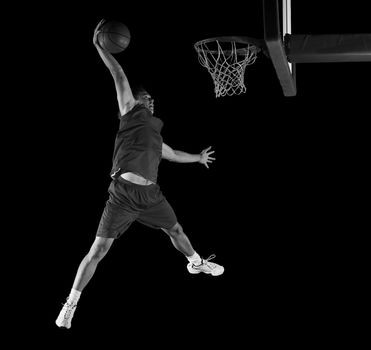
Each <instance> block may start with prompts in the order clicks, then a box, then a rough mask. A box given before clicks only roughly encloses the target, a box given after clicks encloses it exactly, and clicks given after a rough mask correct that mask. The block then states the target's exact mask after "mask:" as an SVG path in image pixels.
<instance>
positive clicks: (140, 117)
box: [56, 20, 224, 328]
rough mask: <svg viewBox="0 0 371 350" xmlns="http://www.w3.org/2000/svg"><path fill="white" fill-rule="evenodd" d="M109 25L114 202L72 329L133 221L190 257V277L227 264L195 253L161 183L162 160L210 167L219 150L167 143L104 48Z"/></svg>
mask: <svg viewBox="0 0 371 350" xmlns="http://www.w3.org/2000/svg"><path fill="white" fill-rule="evenodd" d="M103 24H104V20H102V21H101V22H99V24H98V25H97V27H96V28H95V30H94V36H93V43H94V45H95V47H96V49H97V51H98V53H99V55H100V57H101V59H102V60H103V62H104V63H105V65H106V66H107V68H108V69H109V71H110V73H111V74H112V77H113V79H114V82H115V87H116V92H117V100H118V105H119V111H120V118H119V119H120V126H119V131H118V133H117V135H116V140H115V147H114V153H113V166H112V171H111V177H112V182H111V184H110V186H109V189H108V192H109V199H108V201H107V202H106V206H105V208H104V211H103V214H102V217H101V220H100V223H99V226H98V230H97V233H96V237H95V240H94V242H93V244H92V246H91V248H90V251H89V252H88V254H87V255H86V256H85V257H84V258H83V259H82V261H81V263H80V266H79V268H78V270H77V273H76V276H75V280H74V283H73V286H72V290H71V292H70V295H69V297H68V298H67V302H66V303H65V304H64V306H63V308H62V310H61V312H60V314H59V316H58V318H57V320H56V324H57V326H59V327H65V328H70V327H71V320H72V317H73V314H74V312H75V309H76V306H77V302H78V300H79V298H80V294H81V292H82V291H83V289H84V288H85V287H86V285H87V283H88V282H89V281H90V279H91V278H92V276H93V274H94V272H95V270H96V267H97V265H98V263H99V262H100V261H101V260H102V258H103V257H104V256H105V255H106V254H107V252H108V250H109V249H110V247H111V245H112V243H113V242H114V240H115V239H117V238H119V237H120V236H121V235H122V234H123V233H124V232H125V231H126V230H127V229H128V228H129V226H130V225H131V223H132V222H133V221H138V222H140V223H142V224H144V225H147V226H149V227H152V228H156V229H162V230H163V231H165V232H166V233H167V234H168V236H169V237H170V240H171V242H172V244H173V245H174V247H175V248H176V249H178V250H179V251H180V252H181V253H183V254H184V256H185V257H186V258H187V259H188V265H187V269H188V271H189V272H190V273H192V274H197V273H200V272H203V273H206V274H211V275H212V276H218V275H221V274H222V273H223V272H224V268H223V267H222V266H220V265H218V264H215V263H211V262H210V261H209V260H210V259H211V258H213V257H214V256H215V255H212V256H210V257H209V258H208V259H202V258H201V257H200V256H199V255H198V254H197V252H196V251H195V250H194V249H193V247H192V245H191V243H190V241H189V239H188V237H187V236H186V235H185V233H184V232H183V229H182V226H181V225H180V224H179V223H178V221H177V218H176V216H175V213H174V211H173V209H172V207H171V206H170V204H169V203H168V202H167V200H166V199H165V197H164V196H163V194H162V193H161V191H160V187H159V186H158V184H157V183H156V181H157V170H158V165H159V163H160V159H161V158H163V159H167V160H170V161H173V162H179V163H194V162H198V163H201V164H203V165H205V166H206V167H207V168H208V167H209V166H208V165H209V164H210V163H212V161H213V160H215V158H213V157H211V156H210V155H211V154H212V153H214V151H211V150H210V148H211V147H209V148H207V149H205V150H203V151H202V152H201V153H200V154H188V153H185V152H181V151H175V150H173V149H172V148H171V147H169V146H168V145H166V144H165V143H164V142H163V141H162V137H161V134H160V131H161V128H162V121H161V120H160V119H158V118H156V117H154V116H153V111H154V102H153V99H152V98H151V96H150V94H149V93H148V92H147V91H145V90H144V89H141V90H139V91H137V92H134V93H133V92H132V90H131V88H130V85H129V82H128V79H127V77H126V75H125V73H124V71H123V69H122V67H121V66H120V65H119V63H118V62H117V61H116V59H115V58H114V57H113V56H112V55H111V54H110V53H109V52H108V51H106V50H104V49H103V48H102V47H101V46H100V45H99V42H98V39H97V36H98V34H99V32H100V28H101V26H102V25H103Z"/></svg>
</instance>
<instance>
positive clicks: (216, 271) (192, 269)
mask: <svg viewBox="0 0 371 350" xmlns="http://www.w3.org/2000/svg"><path fill="white" fill-rule="evenodd" d="M214 258H215V254H212V255H210V256H209V257H208V258H207V259H202V263H201V264H200V265H195V264H192V263H188V265H187V269H188V272H189V273H193V274H195V273H200V272H204V273H207V274H211V275H212V276H219V275H221V274H222V273H223V272H224V267H223V266H220V265H218V264H215V263H212V262H209V260H211V259H214Z"/></svg>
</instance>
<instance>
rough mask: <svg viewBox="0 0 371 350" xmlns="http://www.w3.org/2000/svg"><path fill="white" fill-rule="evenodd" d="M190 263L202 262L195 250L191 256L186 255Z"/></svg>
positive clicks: (197, 263)
mask: <svg viewBox="0 0 371 350" xmlns="http://www.w3.org/2000/svg"><path fill="white" fill-rule="evenodd" d="M187 259H188V261H189V262H190V263H191V264H195V265H200V264H201V263H202V259H201V257H200V256H199V255H198V254H197V253H196V252H195V253H194V254H193V255H192V256H187Z"/></svg>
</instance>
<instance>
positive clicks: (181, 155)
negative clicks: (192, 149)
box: [162, 143, 215, 168]
mask: <svg viewBox="0 0 371 350" xmlns="http://www.w3.org/2000/svg"><path fill="white" fill-rule="evenodd" d="M210 149H211V146H210V147H208V148H206V149H204V150H203V151H202V152H201V153H200V154H190V153H186V152H183V151H177V150H173V149H172V148H171V147H170V146H168V145H167V144H165V143H163V144H162V158H164V159H167V160H170V161H172V162H177V163H196V162H198V163H201V164H204V165H205V166H206V168H209V164H210V163H212V162H213V161H214V160H215V158H213V157H211V156H210V155H211V154H213V153H214V151H210Z"/></svg>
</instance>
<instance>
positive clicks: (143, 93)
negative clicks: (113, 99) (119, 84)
mask: <svg viewBox="0 0 371 350" xmlns="http://www.w3.org/2000/svg"><path fill="white" fill-rule="evenodd" d="M133 96H134V98H135V99H136V100H137V101H139V102H140V103H143V104H144V105H145V106H146V107H147V108H148V109H149V110H150V111H151V112H152V113H153V112H154V100H153V98H152V96H151V95H150V94H149V93H148V91H147V90H146V89H145V88H144V87H143V86H139V87H137V88H135V89H134V91H133Z"/></svg>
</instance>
